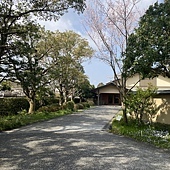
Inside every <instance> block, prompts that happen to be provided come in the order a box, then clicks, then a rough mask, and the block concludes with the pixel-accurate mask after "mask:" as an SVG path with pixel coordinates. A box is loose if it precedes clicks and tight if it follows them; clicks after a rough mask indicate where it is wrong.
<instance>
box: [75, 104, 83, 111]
mask: <svg viewBox="0 0 170 170" xmlns="http://www.w3.org/2000/svg"><path fill="white" fill-rule="evenodd" d="M75 109H76V110H78V109H84V105H83V104H81V103H77V104H75Z"/></svg>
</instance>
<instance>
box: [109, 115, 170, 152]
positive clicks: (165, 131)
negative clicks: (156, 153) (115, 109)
mask: <svg viewBox="0 0 170 170" xmlns="http://www.w3.org/2000/svg"><path fill="white" fill-rule="evenodd" d="M110 131H111V132H112V133H114V134H119V135H124V136H127V137H131V138H133V139H136V140H138V141H142V142H147V143H150V144H152V145H154V146H156V147H159V148H164V149H170V125H165V124H160V123H153V124H152V125H150V124H147V123H146V124H141V125H139V124H136V122H135V121H134V120H132V119H129V123H128V124H125V123H124V122H123V120H122V119H121V115H117V116H116V117H115V118H114V120H113V122H112V125H111V130H110Z"/></svg>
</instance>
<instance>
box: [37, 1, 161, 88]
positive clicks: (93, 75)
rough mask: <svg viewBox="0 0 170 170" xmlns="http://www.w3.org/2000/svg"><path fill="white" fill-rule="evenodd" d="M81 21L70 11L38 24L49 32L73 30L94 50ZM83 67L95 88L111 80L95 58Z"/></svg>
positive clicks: (144, 5) (143, 4) (107, 69)
mask: <svg viewBox="0 0 170 170" xmlns="http://www.w3.org/2000/svg"><path fill="white" fill-rule="evenodd" d="M156 1H157V0H141V2H140V5H139V8H141V9H147V8H148V6H149V5H151V4H153V3H155V2H156ZM162 1H163V0H159V2H162ZM82 19H83V15H78V14H77V13H75V12H73V11H72V10H70V11H69V12H68V13H66V14H65V15H64V16H62V17H61V18H60V19H59V20H58V21H56V22H54V21H41V22H40V23H41V24H42V25H44V26H45V28H46V29H47V30H51V31H55V30H60V31H66V30H73V31H74V32H76V33H78V34H80V35H81V36H82V37H83V38H86V39H87V40H88V41H89V44H90V46H91V47H92V48H96V47H95V45H94V43H93V42H92V40H91V39H90V37H88V35H87V34H86V31H85V30H84V27H83V26H82ZM83 66H84V69H85V74H86V75H87V76H88V78H89V80H90V83H91V84H93V85H95V86H97V85H98V84H99V83H100V82H102V83H104V84H105V83H107V82H109V81H111V80H112V79H113V72H112V70H111V68H110V67H109V66H108V65H106V64H105V63H103V62H102V61H100V60H98V59H96V58H92V59H90V60H88V61H86V62H85V63H84V64H83Z"/></svg>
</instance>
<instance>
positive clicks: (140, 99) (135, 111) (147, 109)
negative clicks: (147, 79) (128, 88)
mask: <svg viewBox="0 0 170 170" xmlns="http://www.w3.org/2000/svg"><path fill="white" fill-rule="evenodd" d="M156 91H157V89H156V88H155V87H153V86H152V85H149V86H148V88H147V89H142V88H139V87H138V88H137V90H136V91H135V92H131V93H130V94H129V95H127V100H126V102H127V103H126V105H127V109H128V111H129V113H130V114H131V116H132V117H133V115H134V118H135V121H136V123H138V124H143V118H144V117H145V118H149V119H151V118H152V116H153V115H155V114H156V113H157V111H158V109H159V108H158V107H156V105H155V103H154V100H153V97H154V96H155V95H156ZM149 121H150V122H151V121H152V120H149Z"/></svg>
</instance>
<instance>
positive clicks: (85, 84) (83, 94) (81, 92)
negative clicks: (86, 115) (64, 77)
mask: <svg viewBox="0 0 170 170" xmlns="http://www.w3.org/2000/svg"><path fill="white" fill-rule="evenodd" d="M94 88H95V87H94V85H91V84H90V82H89V80H88V79H86V78H85V79H84V80H82V81H81V82H80V83H79V84H77V85H76V86H75V94H74V96H78V97H80V100H81V101H82V100H87V99H90V98H94V96H95V93H94V92H93V89H94Z"/></svg>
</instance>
